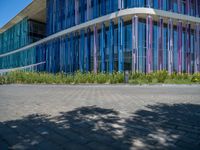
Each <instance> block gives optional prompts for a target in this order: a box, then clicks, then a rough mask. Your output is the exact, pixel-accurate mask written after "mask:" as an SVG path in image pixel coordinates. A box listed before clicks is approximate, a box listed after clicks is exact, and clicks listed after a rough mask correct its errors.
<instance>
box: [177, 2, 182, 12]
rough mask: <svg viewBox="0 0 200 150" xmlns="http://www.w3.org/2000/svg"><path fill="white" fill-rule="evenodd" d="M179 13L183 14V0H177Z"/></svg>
mask: <svg viewBox="0 0 200 150" xmlns="http://www.w3.org/2000/svg"><path fill="white" fill-rule="evenodd" d="M177 5H178V13H181V0H177Z"/></svg>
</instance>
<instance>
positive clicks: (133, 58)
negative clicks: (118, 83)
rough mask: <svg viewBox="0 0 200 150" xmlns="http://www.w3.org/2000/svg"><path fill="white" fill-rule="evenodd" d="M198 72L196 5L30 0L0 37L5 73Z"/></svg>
mask: <svg viewBox="0 0 200 150" xmlns="http://www.w3.org/2000/svg"><path fill="white" fill-rule="evenodd" d="M31 65H33V66H34V65H36V66H37V67H35V69H37V70H38V71H48V72H52V73H55V72H66V73H73V72H75V71H77V70H80V71H82V72H87V71H94V72H95V73H96V72H110V73H112V72H113V71H120V72H123V71H124V70H130V71H133V72H145V73H150V72H152V71H156V70H168V72H169V73H172V72H179V73H181V72H187V73H194V72H200V1H199V0H33V2H32V3H31V4H30V5H29V6H27V7H26V8H25V9H24V10H22V11H21V12H20V13H19V14H18V15H17V16H16V17H14V18H13V19H12V20H10V21H9V22H8V23H7V24H6V25H5V26H4V27H2V28H1V29H0V68H2V69H6V68H17V67H25V66H31Z"/></svg>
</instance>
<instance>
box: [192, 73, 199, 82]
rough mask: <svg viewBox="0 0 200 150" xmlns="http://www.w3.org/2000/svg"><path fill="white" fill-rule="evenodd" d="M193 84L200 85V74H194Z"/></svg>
mask: <svg viewBox="0 0 200 150" xmlns="http://www.w3.org/2000/svg"><path fill="white" fill-rule="evenodd" d="M191 82H194V83H200V73H195V74H193V76H192V78H191Z"/></svg>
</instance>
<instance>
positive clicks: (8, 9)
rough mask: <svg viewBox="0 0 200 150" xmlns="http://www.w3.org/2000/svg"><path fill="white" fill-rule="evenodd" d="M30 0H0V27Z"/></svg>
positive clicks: (30, 0)
mask: <svg viewBox="0 0 200 150" xmlns="http://www.w3.org/2000/svg"><path fill="white" fill-rule="evenodd" d="M31 2H32V0H0V28H1V27H2V26H3V25H5V24H6V23H7V22H8V21H9V20H10V19H12V18H13V17H14V16H16V14H18V13H19V12H20V11H21V10H22V9H23V8H25V7H26V6H27V5H28V4H30V3H31Z"/></svg>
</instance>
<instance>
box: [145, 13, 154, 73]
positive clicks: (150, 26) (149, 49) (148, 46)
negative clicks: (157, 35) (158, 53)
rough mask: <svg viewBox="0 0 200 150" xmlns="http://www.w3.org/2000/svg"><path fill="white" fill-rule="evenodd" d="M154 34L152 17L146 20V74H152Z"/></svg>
mask: <svg viewBox="0 0 200 150" xmlns="http://www.w3.org/2000/svg"><path fill="white" fill-rule="evenodd" d="M152 32H153V21H152V17H151V16H147V18H146V73H151V72H152V38H153V36H152Z"/></svg>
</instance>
